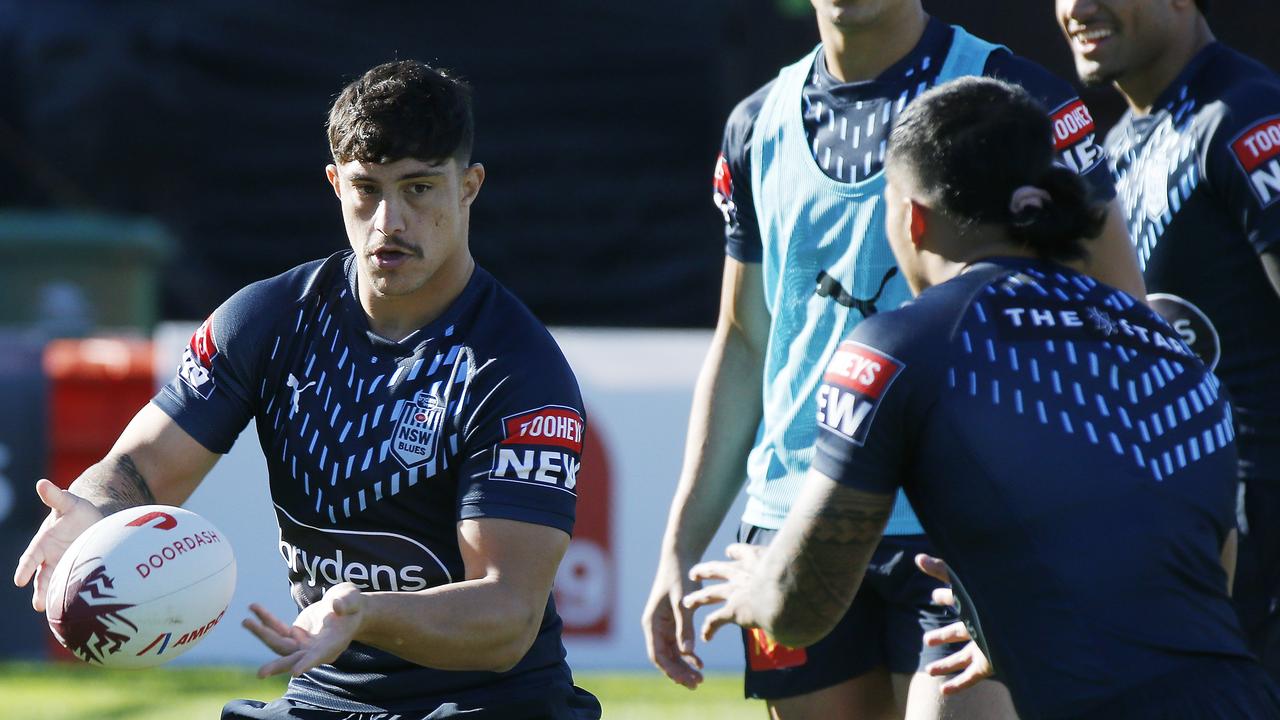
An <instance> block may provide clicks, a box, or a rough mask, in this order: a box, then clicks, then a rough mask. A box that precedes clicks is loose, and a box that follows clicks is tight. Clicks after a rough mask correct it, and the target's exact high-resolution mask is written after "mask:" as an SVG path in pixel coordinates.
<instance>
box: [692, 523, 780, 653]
mask: <svg viewBox="0 0 1280 720" xmlns="http://www.w3.org/2000/svg"><path fill="white" fill-rule="evenodd" d="M765 550H766V548H763V547H759V546H756V545H746V544H743V543H734V544H732V545H730V546H729V547H728V548H726V549H725V552H724V554H725V555H727V556H728V557H729V559H728V560H711V561H708V562H703V563H698V564H697V565H694V566H693V569H692V570H690V571H689V579H690V580H693V581H695V582H698V581H702V580H724V582H722V583H718V584H716V585H708V586H706V587H704V588H702V589H701V590H695V591H694V592H691V593H689V594H688V595H685V596H684V601H683V604H684V606H685V607H686V608H688V609H689V610H696V609H698V608H700V607H703V606H705V605H720V604H722V603H723V605H724V606H723V607H720V608H717V609H715V610H714V611H712V613H711V614H710V615H708V616H707V619H706V620H705V621H703V623H702V639H703V640H704V641H707V640H710V639H711V638H712V637H713V636H714V635H715V634H716V632H717V631H719V630H720V628H721V627H722V626H724V625H725V624H727V623H733V624H735V625H739V626H741V627H744V628H753V627H759V626H760V623H759V618H757V617H756V616H755V613H754V608H753V605H752V602H751V600H752V598H751V579H752V576H753V575H754V574H755V570H756V565H757V564H758V563H759V561H760V558H761V557H762V556H763V555H764V553H765Z"/></svg>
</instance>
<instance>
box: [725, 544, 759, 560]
mask: <svg viewBox="0 0 1280 720" xmlns="http://www.w3.org/2000/svg"><path fill="white" fill-rule="evenodd" d="M764 551H765V548H763V547H760V546H758V545H748V544H746V543H733V544H732V545H730V546H729V547H727V548H725V549H724V554H725V556H726V557H729V558H732V559H734V560H754V559H755V558H758V557H760V556H761V555H763V554H764Z"/></svg>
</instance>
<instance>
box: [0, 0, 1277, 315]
mask: <svg viewBox="0 0 1280 720" xmlns="http://www.w3.org/2000/svg"><path fill="white" fill-rule="evenodd" d="M925 4H926V7H928V8H929V9H930V10H931V11H933V12H935V14H937V15H938V16H939V17H941V18H943V19H945V20H948V21H952V22H960V23H962V24H964V25H966V26H967V27H969V28H970V29H971V30H973V31H974V32H976V33H978V34H980V35H982V36H984V37H986V38H988V39H991V40H995V41H998V42H1002V43H1005V44H1007V45H1009V46H1010V47H1011V48H1012V49H1013V50H1014V51H1016V52H1019V53H1021V54H1023V55H1026V56H1029V57H1031V58H1033V59H1036V60H1039V61H1040V62H1042V63H1044V64H1046V65H1048V66H1049V67H1050V68H1051V69H1053V70H1055V71H1057V72H1058V73H1060V74H1062V75H1063V76H1064V77H1069V78H1073V77H1074V76H1073V75H1072V72H1071V65H1070V58H1069V55H1068V52H1067V48H1066V44H1065V42H1064V41H1063V40H1062V38H1061V36H1060V35H1059V33H1058V30H1057V27H1056V25H1055V24H1054V21H1053V16H1052V5H1053V3H1052V2H1051V0H966V1H965V2H955V1H954V0H953V1H952V2H944V1H942V0H933V1H931V2H926V3H925ZM1211 17H1212V21H1213V25H1214V27H1215V29H1217V30H1218V31H1219V34H1220V36H1221V37H1223V38H1224V39H1226V40H1228V41H1229V42H1232V43H1233V44H1235V45H1236V46H1237V47H1239V48H1241V49H1243V50H1245V51H1246V52H1250V53H1253V54H1255V55H1257V56H1258V57H1260V58H1262V59H1263V60H1264V61H1266V62H1268V64H1270V65H1271V66H1272V67H1276V66H1280V48H1278V47H1277V44H1276V43H1274V42H1273V41H1272V38H1271V36H1272V35H1273V34H1274V29H1275V28H1276V26H1277V20H1280V7H1277V5H1276V2H1275V0H1236V1H1235V2H1227V1H1224V0H1218V2H1217V5H1216V7H1215V8H1214V12H1213V14H1212V16H1211ZM816 39H817V34H816V30H815V28H814V25H813V20H812V17H811V12H810V10H809V9H808V7H807V3H805V2H803V0H799V1H798V2H797V0H645V2H621V1H615V0H543V1H542V2H537V3H532V2H524V1H521V2H515V1H513V0H491V1H490V2H448V3H444V2H415V3H407V2H390V1H388V0H369V1H366V2H363V3H354V4H353V3H337V2H329V1H327V0H315V1H311V2H301V1H300V0H293V1H284V2H261V1H260V0H254V1H252V2H251V1H249V0H186V1H185V2H181V3H174V2H169V1H168V0H165V1H163V2H161V1H155V0H133V1H132V2H120V3H103V2H92V1H90V0H82V1H78V2H77V1H73V0H43V1H42V2H29V1H27V0H0V205H2V206H6V207H23V208H37V209H58V210H95V211H102V212H109V213H116V214H121V213H123V214H137V215H148V216H152V217H155V218H157V219H159V220H160V221H161V222H162V223H164V225H165V226H167V227H168V228H169V230H170V231H171V233H172V234H173V236H174V237H175V238H176V240H177V242H178V252H176V253H175V254H173V255H172V256H171V257H170V258H169V259H168V260H167V261H166V265H165V267H164V271H163V274H162V307H161V315H162V316H164V317H176V318H199V317H203V316H204V315H206V314H208V313H209V312H210V311H211V310H212V309H213V308H214V307H215V306H216V305H217V304H218V303H219V302H220V301H221V300H222V299H223V298H225V297H226V296H227V295H229V294H230V293H231V292H233V291H234V290H236V289H237V288H239V287H240V286H242V285H244V284H245V283H247V282H250V281H252V280H255V279H258V278H261V277H265V276H268V275H271V274H274V273H277V272H280V271H282V270H284V269H286V268H288V267H290V266H292V265H294V264H297V263H298V262H301V261H304V260H307V259H311V258H314V257H318V256H321V255H324V254H327V253H330V252H332V251H335V250H338V249H340V248H341V247H343V245H344V243H345V238H344V236H343V233H342V225H341V222H340V217H339V212H338V205H337V203H336V202H335V201H334V199H333V198H332V196H331V194H330V190H329V188H328V187H327V185H326V184H325V182H324V177H323V172H322V171H323V167H324V165H325V163H326V162H327V159H328V158H327V147H326V143H325V138H324V131H323V122H324V118H325V112H326V110H327V108H328V105H329V103H330V101H331V99H332V97H333V95H334V94H335V93H336V92H337V91H338V89H339V88H340V87H341V86H342V85H343V84H344V83H345V82H346V81H348V80H349V79H351V78H353V77H354V76H356V75H358V74H359V73H360V72H361V71H363V70H365V69H367V68H368V67H370V66H372V65H374V64H377V63H379V62H382V61H385V60H388V59H392V58H397V57H399V58H406V57H414V58H421V59H425V60H429V61H438V62H439V63H440V64H442V65H444V66H448V67H453V68H456V69H458V70H459V71H460V72H461V73H462V74H463V75H465V76H466V77H468V78H469V79H471V80H472V81H473V83H474V85H475V87H476V98H477V120H478V122H477V125H478V127H477V133H478V139H477V146H476V158H477V159H478V160H480V161H482V162H484V163H485V164H486V166H487V168H488V171H489V179H488V181H487V183H486V186H485V190H484V192H483V193H482V196H481V199H480V201H479V204H478V206H477V209H476V212H475V216H474V220H473V240H472V245H473V249H474V251H475V254H476V256H477V258H478V259H479V261H480V262H481V263H482V264H484V265H485V266H486V267H488V268H489V269H490V270H491V271H493V272H494V274H495V275H497V276H498V277H499V278H500V279H501V280H503V281H504V282H505V283H507V284H508V285H509V286H510V287H512V288H513V289H514V290H515V291H516V292H517V293H518V294H519V295H521V296H522V297H523V298H524V299H525V300H526V302H528V303H529V304H530V305H531V306H532V307H533V308H534V310H535V311H536V312H537V313H538V314H539V315H540V316H541V317H542V318H543V320H544V321H546V322H548V323H550V324H575V325H646V326H691V325H693V326H696V325H707V324H709V323H710V322H711V321H712V320H713V318H714V308H715V303H716V297H717V288H718V285H719V276H720V266H721V263H722V257H723V254H722V249H721V242H720V227H719V215H718V213H717V211H716V210H715V209H714V207H713V206H712V205H711V203H710V174H711V170H712V167H713V162H714V158H715V154H716V150H717V147H718V144H719V135H720V130H721V126H722V123H723V120H724V118H725V116H726V115H727V113H728V111H729V110H730V109H731V108H732V106H733V105H734V103H735V102H736V101H737V100H738V99H740V98H741V97H743V96H745V95H746V94H748V93H749V92H751V90H753V89H754V88H756V87H758V86H759V85H760V84H762V83H763V82H765V81H766V80H768V79H769V78H770V77H771V76H772V75H773V73H774V72H775V71H776V68H777V67H778V66H780V65H781V64H783V63H784V62H786V61H787V60H789V59H791V58H793V57H796V56H798V55H799V54H800V53H801V52H803V51H804V50H805V49H807V48H809V47H811V46H812V45H813V43H815V42H816ZM1086 99H1087V100H1088V101H1089V102H1090V104H1091V106H1092V107H1093V109H1094V113H1095V116H1096V117H1097V118H1098V119H1099V121H1100V124H1101V125H1103V126H1104V127H1106V126H1108V125H1109V124H1110V122H1112V121H1113V120H1114V118H1115V117H1116V116H1117V115H1118V114H1119V111H1120V104H1119V101H1118V98H1117V97H1116V96H1115V94H1114V93H1113V92H1111V91H1110V90H1107V89H1102V90H1098V91H1091V92H1089V93H1087V94H1086Z"/></svg>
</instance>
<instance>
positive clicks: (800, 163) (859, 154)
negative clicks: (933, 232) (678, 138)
mask: <svg viewBox="0 0 1280 720" xmlns="http://www.w3.org/2000/svg"><path fill="white" fill-rule="evenodd" d="M813 4H814V7H815V11H816V15H817V23H818V31H819V35H820V36H821V39H822V43H821V45H819V46H818V48H816V49H815V50H814V51H813V52H811V53H809V54H808V55H806V56H805V57H803V58H801V59H800V60H799V61H797V62H796V63H795V64H793V65H791V66H789V67H786V68H783V69H782V71H781V72H780V73H779V75H778V76H777V78H776V79H775V80H773V81H771V82H769V83H768V84H767V85H765V86H764V87H762V88H760V89H759V90H758V91H757V92H755V93H754V94H752V95H751V96H750V97H748V98H747V99H745V100H744V101H743V102H742V103H741V104H739V105H738V107H737V108H736V109H735V110H734V111H733V113H732V115H731V116H730V117H729V120H728V122H727V124H726V128H725V133H724V143H723V146H722V148H721V154H720V157H719V160H718V163H717V166H716V170H715V185H714V186H715V200H716V203H717V204H718V206H719V208H720V210H721V211H722V212H723V214H724V220H725V237H726V254H727V257H726V258H725V269H724V279H723V286H722V291H721V310H720V317H719V320H718V323H717V328H716V332H715V335H714V339H713V342H712V346H711V349H710V352H709V353H708V355H707V358H706V360H705V362H704V365H703V369H702V374H701V376H700V379H699V382H698V385H697V390H696V392H695V400H694V408H693V411H692V414H691V419H690V426H689V432H688V439H687V444H686V451H685V461H684V467H683V470H682V472H681V478H680V482H679V486H678V489H677V491H676V494H675V497H674V499H673V502H672V507H671V513H670V517H669V519H668V524H667V530H666V535H665V538H664V543H663V547H662V550H661V555H660V560H659V567H658V570H657V574H656V577H655V580H654V584H653V589H652V592H651V594H650V597H649V601H648V604H647V607H646V609H645V613H644V618H643V622H644V625H645V634H646V641H647V643H648V650H649V655H650V659H651V660H652V661H653V662H654V663H655V664H656V665H657V666H658V667H659V668H660V669H661V670H662V671H663V672H665V673H666V674H667V675H668V676H669V677H671V678H672V679H673V680H675V681H676V682H679V683H681V684H684V685H686V686H688V687H694V686H696V685H697V683H698V682H700V681H701V674H700V672H699V671H698V667H697V666H698V665H699V664H700V660H699V659H698V657H697V655H696V652H695V650H694V638H693V628H692V627H691V622H690V614H689V613H688V612H687V611H686V610H683V609H681V608H680V606H679V602H680V598H681V597H682V596H683V595H684V594H685V593H686V592H688V591H689V590H691V589H692V586H691V585H690V582H689V580H688V578H687V573H688V569H689V568H690V567H691V566H692V565H693V563H695V562H697V560H698V559H699V558H700V557H701V556H702V554H703V553H704V552H705V550H706V547H707V544H708V543H709V542H710V540H711V537H712V535H713V533H714V532H715V530H716V528H717V527H718V526H719V524H720V522H721V520H722V519H723V518H724V516H725V514H726V513H727V512H728V508H729V506H730V505H731V504H732V502H733V499H734V497H735V496H736V495H737V493H738V491H739V490H740V489H741V487H742V485H743V483H744V480H745V483H746V487H747V495H748V501H747V507H746V511H745V513H744V515H743V518H742V523H743V524H742V529H741V533H740V537H741V539H743V540H744V541H746V542H750V543H758V544H764V543H767V542H768V541H769V538H771V537H772V536H773V534H774V533H775V532H776V531H777V529H778V528H779V527H781V526H782V522H783V520H784V518H785V517H786V514H787V511H788V510H789V508H790V506H791V503H792V501H793V499H794V497H795V495H796V493H797V492H798V490H799V487H800V483H801V481H802V479H803V477H804V474H805V472H806V471H807V469H808V465H809V462H810V461H811V459H812V457H813V451H812V447H813V443H814V438H815V436H816V433H817V427H816V423H815V420H814V417H815V415H816V410H817V408H816V406H815V404H814V400H813V398H814V392H815V391H816V389H817V385H818V382H819V378H820V376H821V370H822V368H821V365H820V364H819V360H820V358H824V357H827V356H829V355H830V354H831V352H832V351H833V350H834V348H835V345H836V344H837V343H838V342H839V340H840V338H841V337H843V336H844V335H846V334H847V333H848V331H849V330H850V329H851V328H852V327H854V326H855V325H856V324H857V323H858V322H860V321H861V320H862V319H863V318H865V317H868V316H870V315H872V314H874V313H875V312H876V311H877V310H881V311H883V310H889V309H893V308H894V307H896V306H897V305H899V304H900V303H901V302H903V301H904V300H905V299H906V298H907V297H908V291H907V286H906V284H905V283H904V282H903V280H902V278H901V277H900V276H896V275H895V273H896V268H895V265H894V260H893V256H892V254H891V253H890V251H889V247H888V244H887V242H886V241H885V238H884V235H883V229H882V228H883V225H884V224H883V221H882V219H881V218H882V214H883V207H884V206H883V202H882V197H881V196H882V191H883V186H884V176H883V172H882V169H883V161H884V152H885V141H886V140H887V138H888V132H889V128H890V127H891V126H892V121H893V119H894V118H895V117H896V116H897V114H898V113H900V112H901V111H902V109H903V107H904V106H905V105H906V104H907V103H908V102H910V101H911V100H912V99H913V98H914V97H916V96H917V95H919V94H920V93H921V92H923V91H924V90H925V89H927V88H929V87H930V86H932V85H934V84H936V83H939V82H942V81H945V80H948V79H951V78H955V77H960V76H965V75H984V74H985V75H992V76H997V77H1002V78H1006V79H1008V80H1010V81H1013V82H1016V83H1018V84H1020V85H1022V86H1024V87H1026V88H1027V89H1028V90H1030V91H1031V92H1032V93H1033V94H1034V95H1035V96H1036V97H1038V98H1040V100H1041V101H1042V102H1043V103H1044V104H1045V105H1046V106H1047V107H1049V108H1052V109H1053V111H1052V115H1053V120H1054V131H1055V141H1056V148H1055V150H1056V152H1057V153H1058V158H1059V161H1060V162H1062V163H1063V164H1065V165H1067V166H1068V167H1071V168H1073V169H1074V170H1075V171H1077V172H1078V173H1079V174H1081V175H1082V176H1083V177H1085V178H1086V179H1087V181H1088V183H1089V184H1090V186H1091V187H1092V188H1093V190H1094V192H1096V193H1097V195H1098V197H1099V198H1101V199H1110V198H1111V197H1112V193H1113V191H1112V186H1111V181H1110V178H1109V176H1108V173H1107V172H1106V167H1105V165H1104V163H1103V162H1102V154H1101V150H1100V148H1099V147H1098V146H1097V145H1096V137H1095V132H1094V126H1093V121H1092V119H1091V118H1090V116H1089V112H1088V110H1087V109H1086V108H1085V106H1084V105H1083V103H1081V102H1080V100H1079V99H1078V98H1077V97H1076V94H1075V91H1074V90H1072V88H1071V87H1070V86H1069V85H1068V84H1067V83H1066V82H1064V81H1062V80H1060V79H1058V78H1055V77H1053V76H1052V75H1050V74H1049V73H1048V72H1047V71H1045V70H1044V69H1042V68H1040V67H1038V66H1036V65H1034V64H1032V63H1030V62H1028V61H1026V60H1024V59H1022V58H1019V57H1016V56H1014V55H1013V54H1011V53H1010V52H1009V51H1008V50H1006V49H1004V48H1001V47H998V46H995V45H992V44H990V43H988V42H985V41H983V40H980V39H978V38H975V37H973V36H972V35H970V34H969V33H967V32H965V31H964V30H963V29H961V28H958V27H951V26H948V25H945V24H943V23H941V22H939V21H937V20H934V19H931V18H929V17H928V16H927V15H926V14H925V12H924V10H923V9H922V7H921V5H920V2H919V1H918V0H864V1H862V2H840V1H838V0H814V3H813ZM1091 250H1092V251H1091V253H1090V255H1089V256H1088V257H1087V258H1085V259H1084V261H1083V262H1084V267H1086V268H1087V269H1089V270H1090V271H1091V272H1093V273H1095V274H1097V275H1098V276H1100V277H1105V278H1108V279H1109V280H1110V281H1111V282H1113V283H1115V284H1118V285H1120V286H1121V287H1125V288H1126V289H1129V290H1131V291H1133V292H1136V293H1140V292H1141V279H1140V276H1139V274H1138V270H1137V265H1136V263H1135V261H1134V259H1133V252H1132V250H1131V248H1130V246H1129V243H1128V239H1127V238H1126V237H1125V235H1124V227H1123V223H1122V222H1121V221H1120V217H1119V214H1118V213H1116V214H1114V217H1113V220H1112V221H1111V222H1110V223H1109V224H1108V226H1107V232H1106V233H1105V235H1104V238H1103V239H1102V240H1101V241H1100V242H1099V243H1097V244H1096V245H1095V246H1094V247H1093V248H1092V249H1091ZM815 284H816V292H815ZM762 379H763V384H762V383H761V380H762ZM887 534H888V535H889V536H890V537H888V538H887V539H886V541H885V544H884V546H883V547H882V549H881V551H880V552H879V553H878V554H877V555H876V558H875V559H874V561H873V563H872V570H871V572H870V580H869V581H868V582H867V583H866V585H865V586H864V590H863V593H862V594H861V595H860V596H859V598H858V600H857V601H856V602H855V603H854V605H853V607H852V609H851V610H850V614H849V616H848V618H847V620H846V621H845V622H843V623H841V624H840V626H839V627H837V629H836V630H835V631H834V632H833V633H832V636H831V637H830V638H829V639H828V640H827V641H824V642H821V643H818V644H816V645H813V646H811V647H808V648H805V649H804V650H798V649H793V648H787V647H785V646H781V645H779V644H778V643H776V642H775V641H774V640H772V639H770V638H768V637H767V636H766V635H764V634H763V633H760V632H758V631H755V632H746V633H744V635H743V639H744V645H745V653H746V665H747V669H746V688H745V689H746V694H747V696H748V697H755V698H764V699H766V700H767V701H768V702H769V706H770V708H771V712H773V713H775V714H777V715H780V716H782V717H784V718H806V717H819V718H828V717H858V718H871V717H901V716H902V715H903V713H904V708H905V703H906V701H907V696H908V692H907V689H908V687H909V686H914V687H915V688H916V689H913V690H912V692H911V693H910V695H911V703H912V705H913V707H912V709H911V713H912V715H913V716H919V717H932V716H933V715H934V714H935V713H936V712H937V711H938V709H937V708H936V707H933V705H934V704H936V703H938V702H941V700H940V699H938V697H937V696H938V693H937V681H935V680H933V679H932V678H929V677H928V676H927V675H924V674H922V673H919V672H917V671H918V670H919V668H921V667H922V666H923V665H924V664H926V663H928V662H929V661H931V660H934V659H937V658H940V657H942V655H943V654H945V650H944V649H942V648H938V649H936V650H930V651H927V652H925V653H923V654H922V647H921V631H922V629H930V628H937V627H940V626H941V625H943V624H946V623H948V622H950V621H949V620H948V618H947V616H946V615H945V614H944V611H943V609H942V608H938V607H935V606H931V605H930V602H929V598H930V592H931V591H932V590H933V589H934V588H935V587H936V583H933V582H932V581H931V580H929V579H928V578H926V577H924V576H922V575H919V574H918V573H917V572H916V570H915V569H914V568H913V567H912V564H911V558H912V556H913V555H915V554H916V553H918V552H924V551H927V549H928V547H929V546H928V544H927V541H926V540H925V538H924V537H923V535H922V530H921V528H920V524H919V522H918V521H917V520H916V518H915V516H914V515H913V514H912V512H911V509H910V507H909V506H908V505H907V503H906V502H905V501H902V502H900V503H899V505H898V507H897V510H895V513H894V516H893V519H892V520H891V521H890V524H889V528H888V530H887ZM913 676H914V677H913ZM984 693H990V695H991V702H992V703H995V705H989V704H985V703H983V702H982V695H983V694H984ZM962 702H965V703H972V704H973V705H972V706H971V707H970V708H969V712H970V713H971V714H973V715H975V716H983V717H988V718H992V717H998V716H999V715H1000V712H999V711H998V710H996V709H994V708H995V707H999V706H1002V707H1005V708H1007V707H1008V700H1007V695H1006V694H1004V693H1003V691H1002V690H1001V689H1000V688H998V687H990V688H988V689H987V690H986V691H979V692H975V693H974V694H972V695H970V696H968V697H967V698H965V699H964V700H963V701H962ZM917 707H918V708H919V710H918V711H917V710H916V708H917ZM917 712H918V713H920V714H919V715H917Z"/></svg>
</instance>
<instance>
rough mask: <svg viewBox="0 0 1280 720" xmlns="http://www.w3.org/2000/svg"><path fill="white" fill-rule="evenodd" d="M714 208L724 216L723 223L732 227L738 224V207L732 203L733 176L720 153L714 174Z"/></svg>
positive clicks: (727, 161)
mask: <svg viewBox="0 0 1280 720" xmlns="http://www.w3.org/2000/svg"><path fill="white" fill-rule="evenodd" d="M714 188H715V193H714V194H713V196H712V197H713V198H714V199H715V203H716V207H717V208H719V209H720V213H721V214H722V215H724V223H725V224H726V225H732V224H734V223H736V222H738V217H737V215H738V206H737V205H735V204H734V202H733V174H732V173H731V172H730V171H729V160H728V159H727V158H726V157H725V156H724V153H720V156H719V157H718V158H716V174H715V181H714Z"/></svg>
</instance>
